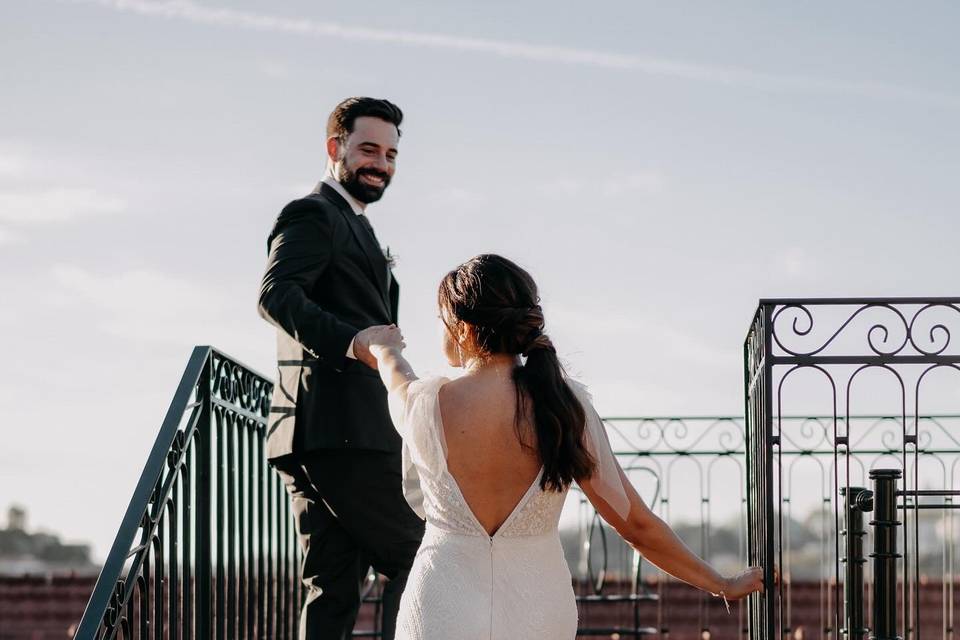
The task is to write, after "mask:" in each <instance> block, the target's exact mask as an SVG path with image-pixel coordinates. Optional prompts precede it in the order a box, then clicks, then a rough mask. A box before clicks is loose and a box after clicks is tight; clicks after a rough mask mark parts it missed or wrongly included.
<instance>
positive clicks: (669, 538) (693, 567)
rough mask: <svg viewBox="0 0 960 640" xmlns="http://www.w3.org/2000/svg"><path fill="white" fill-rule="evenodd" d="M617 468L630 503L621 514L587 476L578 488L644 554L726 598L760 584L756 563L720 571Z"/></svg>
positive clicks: (754, 589)
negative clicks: (732, 572)
mask: <svg viewBox="0 0 960 640" xmlns="http://www.w3.org/2000/svg"><path fill="white" fill-rule="evenodd" d="M618 471H619V473H620V479H621V482H622V483H623V487H624V490H625V491H626V494H627V495H626V497H627V499H628V500H629V503H630V508H629V512H628V513H627V514H626V515H625V516H624V515H621V514H622V513H623V510H622V509H621V510H617V509H614V508H613V507H612V506H611V505H610V504H609V503H608V502H607V501H606V500H605V499H604V498H603V497H602V496H601V495H600V493H598V492H597V491H596V490H595V488H594V487H593V486H592V485H591V481H590V480H584V481H582V482H580V483H579V484H580V488H581V489H583V492H584V493H585V494H586V495H587V497H588V498H589V499H590V502H591V503H592V504H593V506H594V508H596V510H597V512H598V513H599V514H600V517H602V518H603V519H604V520H605V521H606V522H607V523H609V524H610V526H612V527H613V528H614V529H615V530H616V531H617V533H619V534H620V535H621V536H622V537H623V539H624V540H626V541H627V542H628V543H629V544H630V545H631V546H633V547H634V548H635V549H636V550H637V551H639V552H640V553H641V554H642V555H643V557H644V558H646V559H647V560H648V561H650V562H651V563H653V564H654V565H656V566H657V567H659V568H660V569H663V570H664V571H666V572H667V573H669V574H670V575H672V576H673V577H675V578H677V579H679V580H683V581H684V582H686V583H688V584H691V585H693V586H695V587H698V588H700V589H703V590H704V591H709V592H710V593H712V594H715V595H721V594H723V596H724V597H726V598H727V599H729V600H735V599H739V598H742V597H744V596H747V595H749V594H751V593H753V592H754V591H759V590H761V589H762V588H763V572H762V570H761V569H760V568H758V567H751V568H749V569H747V570H745V571H743V572H741V573H740V574H738V575H736V576H734V577H732V578H725V577H724V576H722V575H720V574H719V573H718V572H717V571H716V570H715V569H714V568H713V567H711V566H710V565H709V564H707V563H706V562H705V561H704V560H702V559H701V558H700V557H699V556H698V555H697V554H695V553H694V552H693V551H691V550H690V548H689V547H687V545H685V544H684V543H683V540H681V539H680V537H679V536H677V534H676V533H674V531H673V529H671V528H670V527H669V525H667V523H666V522H664V521H663V520H661V519H660V518H659V517H657V515H656V514H655V513H653V512H652V511H651V510H650V508H649V507H648V506H647V505H646V503H644V501H643V499H642V498H641V497H640V495H639V494H638V493H637V491H636V489H634V487H633V485H632V484H631V483H630V480H629V479H628V478H627V477H626V474H624V472H623V469H620V468H619V465H618ZM601 493H602V492H601Z"/></svg>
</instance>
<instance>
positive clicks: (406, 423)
mask: <svg viewBox="0 0 960 640" xmlns="http://www.w3.org/2000/svg"><path fill="white" fill-rule="evenodd" d="M444 382H446V379H445V378H426V379H420V380H413V381H411V382H405V383H403V384H401V385H399V386H398V387H396V388H395V389H393V391H391V392H390V394H389V395H388V397H387V400H388V403H389V406H390V418H391V419H392V420H393V426H394V427H395V428H396V429H397V433H399V434H400V437H401V438H403V449H402V456H403V461H402V465H403V466H402V472H403V496H404V497H405V498H406V499H407V503H408V504H409V505H410V508H411V509H413V510H414V511H415V512H416V514H417V515H418V516H420V518H421V519H426V515H425V513H424V509H423V491H422V489H421V488H420V479H421V474H425V475H426V476H428V477H429V476H431V475H434V474H437V473H438V472H439V469H441V468H442V466H441V465H443V464H444V463H445V460H446V454H445V452H444V451H443V445H442V438H441V437H440V434H439V433H438V429H439V428H440V425H439V424H438V421H437V412H438V410H437V403H436V395H437V391H438V390H439V387H440V386H441V385H442V384H443V383H444Z"/></svg>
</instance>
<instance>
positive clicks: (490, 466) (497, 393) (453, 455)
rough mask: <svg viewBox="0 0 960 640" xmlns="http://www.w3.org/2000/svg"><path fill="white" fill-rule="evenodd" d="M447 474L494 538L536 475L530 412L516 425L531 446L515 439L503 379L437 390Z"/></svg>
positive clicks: (507, 382) (512, 405) (511, 389)
mask: <svg viewBox="0 0 960 640" xmlns="http://www.w3.org/2000/svg"><path fill="white" fill-rule="evenodd" d="M439 403H440V417H441V420H442V423H443V435H444V439H445V444H446V449H447V469H448V470H449V472H450V474H451V475H452V476H453V477H454V479H455V480H456V481H457V484H458V485H459V486H460V491H461V492H462V493H463V497H464V498H465V499H466V501H467V504H468V505H469V507H470V510H471V511H473V514H474V515H475V516H476V517H477V520H479V521H480V524H481V526H483V528H484V529H485V530H486V531H487V533H488V534H490V535H493V534H494V533H495V532H496V530H497V529H498V528H499V527H500V525H502V524H503V522H504V520H506V519H507V517H508V516H509V515H510V513H511V512H512V511H513V509H514V507H515V506H516V505H517V503H518V502H519V501H520V499H521V498H522V497H523V495H524V493H526V491H527V489H529V488H530V485H531V484H532V483H533V481H534V480H535V479H536V478H537V475H538V474H539V472H540V457H539V455H538V453H537V451H536V449H535V448H534V447H535V445H536V436H535V429H534V425H533V422H532V413H531V411H530V407H529V403H527V414H528V415H526V416H524V418H523V420H522V421H521V423H520V432H521V433H523V434H524V439H525V441H526V442H527V444H528V445H530V447H524V446H523V445H522V444H521V442H520V440H519V439H518V438H517V428H516V426H515V423H514V415H515V410H516V406H517V399H516V391H515V386H514V382H513V381H512V380H511V379H510V378H509V377H507V376H503V375H471V376H464V377H462V378H458V379H456V380H453V381H451V382H448V383H447V384H445V385H444V386H443V387H442V388H441V389H440V397H439Z"/></svg>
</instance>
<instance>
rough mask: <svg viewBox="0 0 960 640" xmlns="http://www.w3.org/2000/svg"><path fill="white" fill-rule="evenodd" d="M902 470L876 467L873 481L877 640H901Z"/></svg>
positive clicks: (874, 597) (874, 612)
mask: <svg viewBox="0 0 960 640" xmlns="http://www.w3.org/2000/svg"><path fill="white" fill-rule="evenodd" d="M901 476H902V474H901V472H900V470H899V469H875V470H873V471H871V472H870V479H871V480H873V499H874V511H873V512H874V520H873V521H871V522H870V524H871V525H873V553H871V554H870V557H871V558H873V635H871V636H870V637H871V638H872V639H874V640H899V636H898V635H897V558H899V557H900V554H899V553H897V527H899V526H900V521H899V520H897V480H898V479H899V478H900V477H901Z"/></svg>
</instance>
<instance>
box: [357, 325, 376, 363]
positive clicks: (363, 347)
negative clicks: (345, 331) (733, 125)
mask: <svg viewBox="0 0 960 640" xmlns="http://www.w3.org/2000/svg"><path fill="white" fill-rule="evenodd" d="M379 329H380V326H379V325H375V326H372V327H367V328H366V329H362V330H360V332H358V333H357V335H356V336H354V338H353V355H354V356H356V358H357V360H359V361H360V362H362V363H363V364H365V365H367V366H368V367H370V368H371V369H376V368H377V359H376V357H374V355H373V354H372V353H371V352H370V340H371V339H372V338H373V337H374V336H375V335H376V334H377V331H378V330H379Z"/></svg>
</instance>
